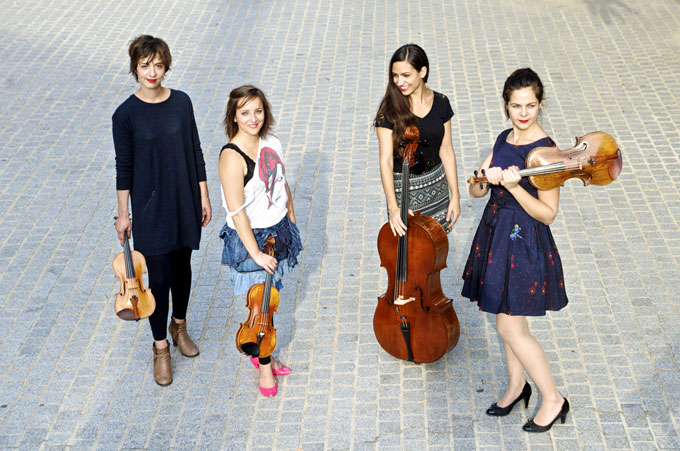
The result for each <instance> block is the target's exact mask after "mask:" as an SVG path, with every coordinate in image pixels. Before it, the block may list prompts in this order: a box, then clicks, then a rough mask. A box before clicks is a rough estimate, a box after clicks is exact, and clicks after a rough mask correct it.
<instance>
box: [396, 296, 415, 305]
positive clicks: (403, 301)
mask: <svg viewBox="0 0 680 451" xmlns="http://www.w3.org/2000/svg"><path fill="white" fill-rule="evenodd" d="M415 300H416V298H414V297H410V298H408V299H404V297H403V296H399V297H398V298H397V299H395V300H394V305H406V304H408V303H409V302H413V301H415Z"/></svg>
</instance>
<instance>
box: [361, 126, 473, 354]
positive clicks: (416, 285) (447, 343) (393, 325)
mask: <svg viewBox="0 0 680 451" xmlns="http://www.w3.org/2000/svg"><path fill="white" fill-rule="evenodd" d="M405 138H406V140H407V145H406V148H405V150H404V159H403V163H402V177H401V184H402V185H401V186H402V189H401V200H400V201H401V205H400V214H401V220H402V221H403V222H404V224H406V226H407V228H406V234H405V235H403V236H394V234H393V233H392V229H391V228H390V224H389V222H387V223H386V224H385V225H383V226H382V228H381V229H380V233H379V234H378V252H379V254H380V265H381V266H382V267H384V268H385V270H386V271H387V277H388V283H387V291H386V292H385V294H383V295H382V296H380V297H378V305H377V307H376V309H375V313H374V315H373V331H374V332H375V336H376V339H377V340H378V343H379V344H380V346H381V347H382V348H383V349H384V350H385V351H387V352H388V353H389V354H391V355H392V356H394V357H396V358H398V359H402V360H408V361H411V362H418V363H421V362H434V361H435V360H438V359H440V358H441V357H442V356H443V355H444V354H445V353H446V352H448V351H450V350H451V349H453V348H454V346H456V343H458V338H459V336H460V324H459V323H458V317H457V315H456V312H455V310H454V309H453V305H452V304H451V300H450V299H448V298H447V297H446V296H444V293H443V292H442V287H441V281H440V279H439V273H440V271H441V270H442V269H444V268H446V256H447V255H448V251H449V240H448V238H447V237H446V232H445V231H444V228H443V227H442V226H441V225H440V224H439V223H438V222H437V221H435V220H434V219H432V218H431V217H429V216H427V215H422V214H420V213H419V212H415V213H414V216H409V214H408V205H409V177H408V175H409V166H410V165H412V164H413V159H414V154H415V151H416V149H417V148H418V140H419V138H420V133H419V131H418V128H417V127H415V126H411V127H408V129H407V130H406V133H405Z"/></svg>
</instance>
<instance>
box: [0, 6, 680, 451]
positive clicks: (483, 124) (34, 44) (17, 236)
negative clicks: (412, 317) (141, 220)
mask: <svg viewBox="0 0 680 451" xmlns="http://www.w3.org/2000/svg"><path fill="white" fill-rule="evenodd" d="M0 10H1V12H0V16H1V17H2V21H1V23H0V38H1V39H0V61H2V67H3V69H4V70H3V71H2V74H1V75H0V87H1V92H2V94H1V99H2V102H1V103H2V105H1V106H0V142H1V143H2V144H1V145H0V246H1V247H0V267H2V272H1V274H0V293H2V295H1V296H0V449H15V448H16V449H53V448H54V449H72V450H76V449H101V450H108V449H142V448H144V449H147V448H148V449H168V448H171V449H201V450H203V449H233V450H243V449H252V450H258V449H280V450H286V449H290V450H299V449H302V450H305V451H308V450H317V449H356V450H369V449H370V450H376V449H403V450H414V449H422V450H449V449H455V450H466V449H501V448H503V449H532V450H545V449H559V450H580V449H583V450H598V449H635V450H649V449H679V448H680V439H679V437H678V434H679V432H680V408H679V407H678V406H679V405H680V369H679V365H678V358H679V355H680V321H679V320H680V315H679V312H678V305H677V303H678V294H677V293H678V292H680V279H679V278H678V267H679V264H680V257H679V255H680V233H679V231H678V218H680V201H679V200H678V199H679V195H680V182H678V177H677V174H678V173H679V171H680V161H679V158H678V154H677V149H679V148H680V135H679V133H678V130H679V127H680V106H679V105H680V77H679V76H678V74H680V56H679V55H680V31H679V30H680V3H678V2H677V1H673V0H648V1H645V2H642V1H633V0H607V1H605V0H574V1H568V0H555V1H540V0H532V1H527V2H516V1H509V0H508V1H491V0H479V1H465V2H464V1H442V0H439V1H432V2H429V1H418V2H408V1H362V0H355V1H350V0H346V1H341V0H333V1H325V0H320V1H309V0H299V1H294V0H279V1H270V2H237V1H232V2H226V1H215V0H213V1H195V2H194V1H179V0H178V1H160V0H150V1H147V2H129V1H121V2H106V1H99V0H90V1H83V0H68V1H66V0H50V1H47V0H28V1H13V0H0ZM141 33H150V34H154V35H158V36H161V37H163V38H164V39H166V40H167V42H168V43H169V45H170V48H171V50H172V52H173V58H174V63H175V65H174V68H173V70H172V71H171V72H170V74H169V77H168V79H167V81H166V86H170V87H173V88H177V89H181V90H183V91H185V92H187V93H188V94H189V95H190V96H191V98H192V100H193V103H194V108H195V114H196V119H197V123H198V127H199V131H200V136H201V139H202V143H203V149H204V153H205V158H206V162H207V168H208V177H209V187H210V190H211V197H212V202H213V206H214V207H215V213H216V214H215V219H214V221H213V222H212V223H211V224H210V225H209V226H208V227H207V228H206V229H205V230H204V235H203V240H202V243H201V249H200V250H199V251H196V252H195V253H194V256H193V267H194V286H193V291H192V300H191V304H190V311H189V314H188V324H189V331H190V333H191V334H192V335H193V337H195V338H196V339H197V341H198V343H199V346H200V348H201V354H200V356H199V357H197V358H195V359H188V358H185V357H183V356H181V355H179V353H178V352H177V351H176V350H174V349H173V351H172V352H173V366H174V375H175V380H174V383H173V384H172V385H171V386H169V387H167V388H161V387H159V386H157V385H156V384H155V383H154V381H153V375H152V368H151V335H150V331H149V327H148V325H147V324H146V323H128V322H122V321H120V320H119V319H118V318H117V317H116V316H115V315H114V313H113V309H112V306H113V296H114V293H115V291H116V289H117V287H118V282H117V280H116V279H115V278H114V275H113V272H112V270H111V266H110V265H111V259H112V258H113V256H114V255H115V254H116V253H118V252H119V251H120V248H119V247H118V245H117V241H116V239H115V235H114V229H113V221H112V217H113V215H114V214H115V211H116V207H115V172H114V160H113V145H112V139H111V132H110V127H111V122H110V117H111V114H112V113H113V111H114V109H115V107H116V106H117V105H118V104H120V103H121V102H122V101H123V100H124V99H125V98H126V97H127V96H128V95H130V94H131V93H132V92H133V90H134V89H135V86H136V85H135V83H134V80H133V78H132V77H131V76H130V75H129V74H127V73H126V72H127V67H128V59H127V44H128V42H129V41H130V40H131V39H132V38H133V37H134V36H136V35H138V34H141ZM406 42H417V43H419V44H420V45H422V46H423V47H424V48H425V49H426V51H427V52H428V55H429V57H430V62H431V76H430V80H429V86H430V87H432V88H433V89H436V90H438V91H441V92H443V93H445V94H447V95H448V96H449V97H450V99H451V103H452V106H453V108H454V111H455V112H456V116H454V118H453V120H452V124H453V143H454V147H455V149H456V154H457V159H458V164H459V182H460V187H461V190H463V193H464V194H463V198H462V207H463V216H462V217H461V219H460V221H459V222H458V224H457V226H456V228H455V230H454V231H453V232H452V234H450V235H449V240H450V244H451V247H450V253H449V256H448V264H449V267H448V268H447V269H446V270H444V271H443V273H442V281H443V284H444V291H445V293H447V294H448V295H449V296H450V297H452V298H453V300H454V306H455V308H456V310H457V312H458V316H459V319H460V322H461V338H460V341H459V343H458V346H457V347H456V348H455V349H454V350H452V351H451V352H450V353H448V354H447V355H446V356H445V357H444V358H442V359H441V360H440V361H438V362H436V363H433V364H423V365H415V364H410V363H405V362H402V361H398V360H395V359H394V358H392V357H390V356H389V355H388V354H386V353H385V352H384V351H382V350H381V349H380V347H379V346H378V344H377V343H376V341H375V338H374V335H373V331H372V317H373V311H374V309H375V305H376V296H378V295H379V294H380V293H381V292H382V290H384V287H385V285H386V276H385V273H384V271H383V270H382V269H380V268H379V261H378V255H377V251H376V245H375V240H376V236H377V232H378V229H379V228H380V226H381V225H382V223H383V222H384V220H385V208H384V201H383V194H382V188H381V186H380V180H379V175H378V164H377V140H376V138H375V133H374V131H373V129H372V127H371V119H372V117H373V115H374V114H375V110H376V108H377V105H378V103H379V101H380V98H381V96H382V94H383V93H384V89H385V85H386V76H387V62H388V60H389V57H390V55H391V53H392V52H393V51H394V50H395V49H396V48H397V47H398V46H400V45H401V44H404V43H406ZM523 66H531V67H533V68H534V69H535V70H536V71H537V72H538V73H539V74H540V75H541V77H542V78H543V81H544V83H545V85H546V94H547V99H546V102H545V111H544V115H543V118H542V124H543V126H544V128H545V129H546V130H548V131H549V133H551V135H552V137H553V138H554V139H555V140H556V141H557V143H558V144H559V145H560V147H562V148H566V147H569V146H571V144H572V143H573V137H574V136H575V135H582V134H585V133H587V132H589V131H593V130H603V131H607V132H608V133H610V134H612V135H613V136H614V137H615V138H616V139H617V142H618V144H619V146H620V148H621V149H622V151H623V155H624V171H623V174H622V176H621V178H620V179H619V180H618V181H616V182H615V183H613V184H612V185H610V186H607V187H604V188H603V187H592V188H583V187H581V186H580V183H578V182H569V183H567V185H566V186H565V187H564V189H563V190H562V196H561V204H560V214H559V216H558V218H557V220H556V221H555V223H554V225H553V227H552V229H553V233H554V235H555V239H556V241H557V244H558V247H559V249H560V251H561V255H562V259H563V263H564V266H565V272H566V284H567V291H568V294H569V299H570V304H569V306H568V307H567V308H566V309H564V310H563V311H560V312H556V313H553V314H549V315H547V316H546V317H541V318H535V319H532V320H531V327H532V330H533V331H534V333H535V335H536V336H537V337H538V338H539V340H540V341H541V343H542V344H543V345H544V347H545V349H546V352H547V354H548V358H549V360H550V362H551V365H552V369H553V371H554V374H555V378H556V381H557V384H558V386H559V389H560V391H561V392H562V393H563V394H564V395H565V396H567V397H568V398H569V400H570V402H571V404H572V408H573V411H572V412H571V413H570V414H569V416H568V419H567V422H566V424H565V425H558V426H556V427H554V428H553V429H552V430H551V432H550V433H546V434H537V435H527V434H525V433H524V432H523V431H521V429H520V428H521V425H522V424H523V423H524V422H525V421H526V419H527V418H528V417H531V416H532V415H533V413H534V412H535V410H536V408H537V402H538V399H537V398H538V396H534V397H533V398H532V399H531V403H530V405H529V409H527V410H524V409H517V410H515V411H514V412H513V413H512V414H511V415H509V416H508V417H505V418H503V419H497V418H491V417H487V416H486V415H485V414H484V410H485V409H486V408H487V407H488V406H489V404H491V403H492V402H494V401H495V400H497V399H498V397H499V395H500V394H502V392H503V390H504V388H505V383H506V376H505V368H504V364H503V360H502V359H501V358H500V357H501V352H502V347H501V344H500V342H499V339H498V337H497V334H496V332H495V329H494V318H493V317H492V316H490V315H486V314H482V313H480V312H478V310H477V309H476V307H475V305H474V304H471V303H469V302H468V301H467V300H464V299H462V298H461V297H460V289H461V283H460V274H461V268H462V266H463V264H464V261H465V258H466V257H467V251H468V249H469V245H470V242H471V238H472V234H473V232H474V228H475V226H476V224H477V222H478V221H479V217H480V215H481V210H482V208H483V206H484V203H485V201H483V200H472V199H470V198H469V197H468V196H467V194H466V189H465V178H466V177H467V176H469V175H470V173H471V172H472V170H473V169H474V168H476V167H477V165H478V164H479V161H480V160H481V159H482V158H483V156H484V155H486V153H487V152H488V150H489V148H490V146H491V145H492V143H493V141H494V138H495V136H496V135H497V134H498V133H499V132H500V131H501V130H503V129H504V128H506V127H507V126H508V123H507V122H506V121H505V120H504V117H503V113H502V103H501V100H500V91H501V88H502V83H503V81H504V79H505V77H506V76H507V75H508V74H509V73H510V72H511V71H512V70H514V69H516V68H518V67H523ZM243 83H254V84H256V85H258V86H260V87H261V88H263V89H264V90H265V92H266V93H267V94H268V96H269V98H270V100H271V102H272V105H273V110H274V114H275V117H276V119H277V124H276V129H275V130H276V133H277V134H278V136H279V137H280V139H281V141H282V142H283V144H284V147H285V153H286V158H287V162H288V166H287V168H288V177H289V179H290V181H291V185H292V190H293V192H294V198H295V204H296V211H297V216H298V221H299V225H300V229H301V232H302V235H303V239H304V244H305V247H306V249H305V252H304V255H303V257H302V261H301V265H300V266H299V269H298V270H297V271H296V272H295V273H294V274H293V275H292V277H290V278H289V279H288V280H287V282H286V288H285V289H284V290H283V291H282V303H281V306H280V308H279V313H278V315H277V327H278V336H279V346H278V351H277V355H278V357H279V358H280V359H281V360H282V361H284V362H286V364H288V365H289V366H290V367H291V368H293V370H294V373H293V374H292V375H290V376H287V377H285V378H280V379H279V384H280V388H279V394H278V395H277V396H276V397H275V398H273V399H266V398H264V397H263V396H261V395H260V394H259V392H258V390H257V385H256V371H255V370H254V369H253V368H252V366H250V364H249V362H248V361H247V360H246V359H245V358H243V357H242V356H241V355H240V354H238V353H237V352H236V350H235V347H234V344H233V337H234V333H235V332H236V329H237V328H238V324H239V323H240V322H241V321H244V320H245V318H246V316H247V312H246V309H245V307H244V299H243V298H241V297H233V296H232V292H231V287H230V283H229V281H228V275H227V272H226V271H225V270H223V269H222V268H221V267H220V251H221V241H220V240H219V238H218V237H217V233H218V231H219V229H220V227H221V226H222V224H223V222H224V212H223V211H222V210H221V208H220V197H219V183H218V177H217V164H216V163H217V156H218V151H219V148H220V147H221V145H222V144H223V143H224V141H225V138H224V133H223V131H222V129H221V126H220V121H221V119H222V115H223V114H224V108H225V104H226V99H227V96H228V93H229V91H230V90H231V89H232V88H234V87H236V86H238V85H240V84H243Z"/></svg>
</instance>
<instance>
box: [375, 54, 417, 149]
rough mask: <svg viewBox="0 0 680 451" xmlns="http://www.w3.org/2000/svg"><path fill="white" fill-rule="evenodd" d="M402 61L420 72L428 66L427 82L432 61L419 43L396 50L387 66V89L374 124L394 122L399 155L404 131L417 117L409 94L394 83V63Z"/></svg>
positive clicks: (395, 142) (393, 132) (393, 134)
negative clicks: (402, 91) (405, 93)
mask: <svg viewBox="0 0 680 451" xmlns="http://www.w3.org/2000/svg"><path fill="white" fill-rule="evenodd" d="M400 61H405V62H407V63H409V64H410V65H411V66H413V67H414V68H415V69H416V71H418V72H420V70H421V69H422V68H423V67H426V68H427V73H426V74H425V77H424V78H423V82H425V83H427V77H428V76H429V75H430V63H429V61H428V59H427V54H426V53H425V50H423V49H422V48H421V47H420V46H419V45H416V44H406V45H403V46H401V47H399V48H398V49H397V51H396V52H394V55H392V58H391V59H390V65H389V66H388V68H387V80H388V81H387V89H386V91H385V96H384V97H383V99H382V101H381V102H380V107H378V113H377V114H376V115H375V120H374V123H373V124H374V125H375V126H379V124H380V123H382V122H383V121H388V122H389V123H391V124H392V127H393V128H392V145H393V149H394V151H396V152H398V153H399V155H401V154H402V149H401V147H400V146H399V143H400V142H401V141H402V140H403V137H404V132H405V131H406V128H407V127H408V126H409V125H413V124H414V123H415V121H416V117H415V115H414V114H413V112H412V111H411V102H410V100H409V98H408V96H405V95H404V94H402V93H401V91H400V90H399V87H398V86H397V85H396V84H395V83H394V77H392V65H393V64H394V63H396V62H400Z"/></svg>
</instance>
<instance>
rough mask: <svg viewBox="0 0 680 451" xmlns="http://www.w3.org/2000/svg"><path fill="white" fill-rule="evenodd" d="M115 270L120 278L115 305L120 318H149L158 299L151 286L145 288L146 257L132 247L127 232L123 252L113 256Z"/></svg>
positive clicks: (131, 319)
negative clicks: (143, 280) (143, 275)
mask: <svg viewBox="0 0 680 451" xmlns="http://www.w3.org/2000/svg"><path fill="white" fill-rule="evenodd" d="M112 264H113V272H114V273H115V274H116V277H118V278H119V279H120V292H119V293H116V300H115V301H114V304H113V307H114V310H115V312H116V315H118V317H119V318H120V319H124V320H127V321H133V320H140V319H143V318H148V317H149V316H151V314H152V313H153V312H154V310H156V299H155V298H154V297H153V294H151V288H144V283H143V282H142V274H143V273H144V272H146V259H145V258H144V256H143V255H142V253H141V252H139V251H134V250H131V249H130V243H129V241H128V236H127V233H125V241H124V243H123V252H121V253H120V254H118V255H116V256H115V257H114V258H113V263H112Z"/></svg>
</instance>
